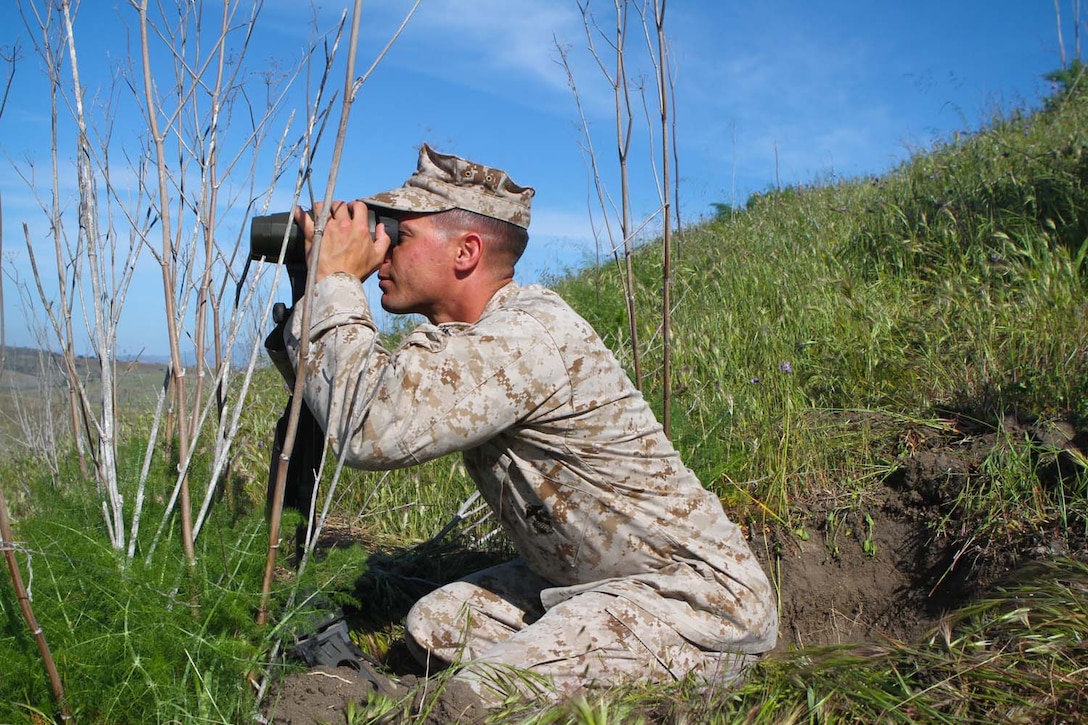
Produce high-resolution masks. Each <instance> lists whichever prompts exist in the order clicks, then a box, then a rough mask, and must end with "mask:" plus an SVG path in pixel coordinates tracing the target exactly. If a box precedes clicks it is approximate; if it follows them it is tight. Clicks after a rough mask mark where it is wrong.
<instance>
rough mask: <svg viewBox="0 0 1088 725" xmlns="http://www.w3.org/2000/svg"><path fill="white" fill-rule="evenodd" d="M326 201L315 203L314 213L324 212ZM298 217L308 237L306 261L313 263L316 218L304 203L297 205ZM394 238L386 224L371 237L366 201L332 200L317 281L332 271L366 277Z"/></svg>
mask: <svg viewBox="0 0 1088 725" xmlns="http://www.w3.org/2000/svg"><path fill="white" fill-rule="evenodd" d="M321 208H322V204H321V203H320V202H318V203H317V204H316V205H315V207H314V215H315V216H317V217H319V216H320V215H321ZM295 221H296V222H297V223H298V225H299V228H300V229H301V230H302V233H303V235H304V236H305V237H306V264H307V265H310V264H311V261H312V260H311V256H310V255H311V253H312V248H313V239H314V219H313V218H312V217H311V216H310V215H309V214H308V213H306V211H305V210H303V209H302V208H300V207H295ZM390 243H391V240H390V239H389V235H388V234H387V233H386V231H385V225H384V224H378V228H377V229H376V230H375V232H374V236H373V237H371V235H370V229H369V225H368V223H367V208H366V204H364V203H363V202H361V201H359V200H356V201H351V202H343V201H334V202H332V205H331V208H330V213H329V220H328V223H327V224H326V225H325V230H324V232H323V233H322V236H321V255H320V258H319V259H318V261H317V275H316V277H315V278H314V282H320V281H321V280H322V279H324V278H325V277H327V276H329V275H330V274H339V273H341V272H343V273H346V274H350V275H352V276H353V277H355V278H356V279H358V280H360V281H362V280H364V279H366V278H367V277H369V276H370V275H372V274H374V272H375V271H376V270H377V269H378V267H380V266H381V264H382V262H383V261H385V256H386V254H388V253H389V245H390Z"/></svg>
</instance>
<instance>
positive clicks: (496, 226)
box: [435, 209, 529, 267]
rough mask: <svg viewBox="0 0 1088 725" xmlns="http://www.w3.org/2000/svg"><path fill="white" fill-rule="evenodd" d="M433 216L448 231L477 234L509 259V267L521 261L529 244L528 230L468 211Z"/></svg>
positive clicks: (448, 211) (451, 210) (441, 213)
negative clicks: (437, 218)
mask: <svg viewBox="0 0 1088 725" xmlns="http://www.w3.org/2000/svg"><path fill="white" fill-rule="evenodd" d="M435 216H436V217H439V224H440V225H441V226H442V227H443V228H444V229H447V230H449V231H453V230H458V231H469V230H471V231H474V232H477V233H479V234H480V236H481V237H483V239H484V242H485V243H486V244H488V245H490V246H492V247H494V248H495V250H496V251H498V252H499V253H500V254H502V255H503V256H505V257H507V258H508V259H509V262H510V266H511V267H513V266H514V265H515V264H517V262H518V260H519V259H521V255H522V254H524V253H525V246H526V245H527V244H528V243H529V232H528V230H526V229H522V228H521V227H519V226H518V225H516V224H511V223H510V222H504V221H503V220H502V219H495V218H494V217H489V216H484V215H483V214H477V213H476V212H474V211H469V210H468V209H448V210H446V211H442V212H438V213H437V214H435Z"/></svg>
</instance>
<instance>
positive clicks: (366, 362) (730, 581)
mask: <svg viewBox="0 0 1088 725" xmlns="http://www.w3.org/2000/svg"><path fill="white" fill-rule="evenodd" d="M315 295H316V298H315V299H314V307H313V311H312V318H311V319H312V324H311V329H310V333H309V334H310V341H311V342H310V348H309V350H310V352H309V358H310V363H311V373H310V375H309V376H308V382H307V384H306V386H305V398H306V402H307V403H308V404H309V406H310V407H311V409H312V410H313V412H314V414H315V416H316V417H317V419H318V421H319V422H320V423H321V424H322V426H323V427H324V428H325V430H326V431H327V434H328V436H329V442H330V445H331V447H332V450H333V451H334V452H335V453H336V454H338V455H340V456H343V457H344V459H345V462H346V463H347V464H348V465H352V466H356V467H359V468H364V469H372V470H378V469H392V468H401V467H405V466H411V465H413V464H417V463H420V462H423V461H427V460H429V459H433V458H436V457H438V456H441V455H444V454H447V453H452V452H455V451H459V452H461V454H462V455H463V456H464V461H465V466H466V468H467V470H468V472H469V474H470V475H471V476H472V478H473V480H474V481H475V482H476V484H477V486H478V487H479V489H480V491H481V493H482V495H483V497H484V498H485V499H486V500H487V502H488V503H489V504H490V506H491V508H492V509H493V510H494V512H495V514H496V516H497V518H498V520H499V521H500V522H501V524H502V526H503V528H504V529H505V531H506V533H507V534H508V535H509V536H510V538H511V540H512V541H513V543H514V545H515V546H516V548H517V550H518V552H519V553H520V554H521V555H522V556H523V557H524V559H525V560H526V561H527V562H528V564H529V566H530V567H531V568H532V569H533V570H534V571H535V572H536V573H537V574H538V575H540V576H542V577H544V578H545V579H547V580H548V581H550V582H553V583H554V584H555V588H553V589H547V590H545V591H544V593H543V595H542V600H543V603H544V605H545V606H546V607H547V606H553V605H554V604H555V603H557V602H559V601H562V600H563V599H565V598H567V597H569V596H572V595H574V594H576V593H578V592H580V591H585V590H590V589H596V590H602V591H607V592H611V593H615V594H617V595H620V596H624V597H627V598H629V599H631V600H633V601H634V602H635V603H636V604H638V605H639V606H642V607H643V608H645V609H647V610H649V611H651V612H652V613H653V614H655V615H657V616H660V617H662V618H663V619H665V620H666V621H668V622H670V623H672V624H673V625H674V626H675V627H676V628H677V630H678V631H679V632H680V633H681V634H683V635H684V636H685V637H687V638H688V639H690V640H691V641H693V642H695V643H696V644H697V645H699V646H701V647H704V648H706V649H712V650H718V649H721V650H726V651H738V652H748V653H757V652H763V651H766V650H769V649H771V648H772V647H773V646H774V644H775V638H776V634H777V627H778V621H777V613H776V605H775V596H774V592H773V591H772V589H771V587H770V585H769V583H768V581H767V577H766V576H765V574H764V573H763V570H762V569H761V568H760V565H759V563H758V561H757V560H756V559H755V557H754V556H753V555H752V552H751V551H750V549H749V547H748V545H747V543H746V542H745V539H744V537H743V535H742V533H741V531H740V530H739V529H738V527H737V526H736V525H734V524H733V523H732V522H731V521H730V520H729V519H728V518H727V517H726V515H725V513H724V511H723V510H722V506H721V502H720V501H719V499H718V498H717V497H716V496H714V495H713V494H711V493H709V492H708V491H706V490H705V489H704V488H703V487H702V485H701V484H700V483H699V481H698V480H697V479H696V477H695V475H694V474H693V473H692V472H691V471H690V470H689V469H687V468H686V467H685V466H684V465H683V464H682V462H681V460H680V458H679V456H678V455H677V453H676V451H675V450H674V448H673V446H672V445H671V443H670V442H669V441H668V439H667V438H666V437H665V436H664V434H663V432H662V429H661V426H660V425H659V424H658V422H657V420H656V419H655V417H654V415H653V412H652V411H651V409H650V408H649V406H648V405H647V403H646V402H645V400H644V399H643V397H642V395H641V394H640V393H639V392H638V390H637V389H636V388H635V387H634V386H633V384H632V383H631V381H630V380H629V379H628V377H627V375H626V374H625V373H624V371H623V369H622V368H621V367H620V365H619V362H618V361H617V360H616V358H615V357H614V356H613V355H612V353H611V351H609V350H608V348H607V347H606V346H605V345H604V344H603V343H602V341H601V340H600V338H599V337H598V336H597V334H596V333H595V332H594V331H593V329H592V328H591V327H590V325H589V324H588V323H587V322H586V321H585V320H583V319H582V318H581V317H580V316H578V315H577V314H576V313H575V312H574V311H573V310H572V309H571V308H570V307H569V306H567V304H566V303H565V302H563V300H562V299H560V297H559V296H558V295H556V294H555V293H553V292H551V291H549V290H547V289H544V288H542V287H538V286H524V287H523V286H518V285H517V284H515V283H510V284H509V285H507V286H506V287H504V288H502V289H501V290H499V291H498V292H497V293H496V294H495V296H494V297H493V298H492V299H491V301H490V302H489V303H488V306H487V308H486V309H485V310H484V313H483V315H482V316H481V318H480V320H479V321H478V322H477V323H475V324H464V323H447V324H441V325H430V324H424V325H421V326H420V327H418V328H417V329H416V330H414V331H413V332H412V333H410V334H409V335H408V336H407V337H406V338H405V339H404V341H403V342H402V343H401V345H400V346H399V347H398V348H397V349H396V350H393V351H389V350H386V349H385V348H383V347H382V345H381V341H380V339H379V336H378V333H377V329H376V327H375V324H374V322H373V320H372V318H371V315H370V310H369V306H368V304H367V301H366V297H365V294H364V292H363V289H362V286H361V285H360V284H359V283H358V282H357V281H356V280H354V279H352V278H351V277H349V276H348V275H331V276H329V277H327V278H325V279H324V280H322V282H321V283H320V284H318V285H317V286H316V291H315ZM299 317H300V315H295V318H296V319H294V320H293V321H292V324H291V326H290V327H289V329H288V332H287V334H286V342H287V348H288V353H289V354H290V355H291V357H292V362H293V363H294V364H295V366H296V369H297V365H298V359H297V356H298V347H299V341H300V336H301V334H302V329H301V322H300V321H299V319H297V318H299Z"/></svg>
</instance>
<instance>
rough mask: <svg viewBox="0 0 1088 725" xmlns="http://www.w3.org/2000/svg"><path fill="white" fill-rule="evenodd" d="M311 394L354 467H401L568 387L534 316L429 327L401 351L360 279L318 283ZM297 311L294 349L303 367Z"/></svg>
mask: <svg viewBox="0 0 1088 725" xmlns="http://www.w3.org/2000/svg"><path fill="white" fill-rule="evenodd" d="M313 304H314V307H313V312H312V324H311V329H310V331H309V336H310V344H309V351H310V352H309V361H310V365H309V368H308V370H307V372H306V384H305V397H306V402H307V403H308V404H309V406H310V408H311V410H312V411H313V412H314V415H315V416H316V418H317V420H318V422H319V423H320V424H321V425H322V427H323V429H324V430H325V431H326V434H327V435H328V437H329V442H330V445H331V446H332V450H333V451H334V452H335V453H336V454H337V455H339V456H343V457H344V459H345V462H346V463H347V464H349V465H352V466H356V467H360V468H367V469H389V468H401V467H404V466H409V465H413V464H416V463H420V462H422V461H426V460H429V459H432V458H436V457H438V456H441V455H444V454H446V453H450V452H454V451H461V450H465V449H468V448H472V447H475V446H477V445H479V444H480V443H482V442H484V441H486V440H488V439H490V438H492V437H494V436H495V435H497V434H498V433H500V432H502V431H504V430H507V429H508V428H510V427H511V426H514V425H517V424H518V423H519V422H521V421H524V420H525V419H526V418H527V417H529V416H530V415H531V414H533V413H534V412H539V411H547V410H548V409H550V408H551V407H554V406H558V405H559V402H560V401H559V399H558V398H560V397H562V396H557V393H560V392H561V391H562V390H563V389H564V387H566V386H568V385H569V382H568V379H567V376H566V371H565V370H564V369H563V368H562V367H561V366H560V365H557V355H556V354H555V351H554V349H553V348H552V343H551V341H550V338H549V337H548V336H547V333H546V331H543V330H542V329H541V328H540V326H539V324H538V323H536V321H535V320H533V319H532V318H530V317H528V316H524V315H509V316H508V317H509V318H510V319H505V318H506V317H507V316H504V320H503V324H502V325H501V326H496V327H497V329H501V333H502V334H501V335H497V334H488V329H489V326H487V325H477V326H457V325H445V326H433V325H423V326H421V327H420V328H418V329H417V330H416V331H415V332H413V333H411V334H410V335H409V336H408V337H407V338H406V339H405V341H404V342H403V344H402V345H401V346H400V347H399V348H398V349H397V350H396V351H393V352H390V351H388V350H386V349H385V348H384V347H383V346H382V344H381V340H380V337H379V335H378V332H377V327H376V325H375V324H374V322H373V320H372V318H371V315H370V310H369V305H368V303H367V300H366V295H365V293H364V291H363V288H362V286H361V284H360V283H359V281H358V280H356V279H354V278H353V277H352V276H350V275H346V274H334V275H330V276H329V277H327V278H325V279H324V280H322V282H320V283H319V284H318V285H317V286H316V288H315V298H314V300H313ZM298 317H300V316H296V319H293V320H292V322H291V326H290V329H289V331H288V333H287V349H288V352H289V354H290V355H291V359H292V362H293V363H294V364H295V368H296V369H300V365H299V360H298V349H299V344H300V342H301V336H302V334H303V331H302V329H301V320H300V319H297V318H298Z"/></svg>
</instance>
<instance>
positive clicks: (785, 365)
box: [778, 360, 793, 375]
mask: <svg viewBox="0 0 1088 725" xmlns="http://www.w3.org/2000/svg"><path fill="white" fill-rule="evenodd" d="M778 372H780V373H786V374H787V375H788V374H790V373H792V372H793V365H790V361H789V360H783V361H782V362H780V363H778Z"/></svg>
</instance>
